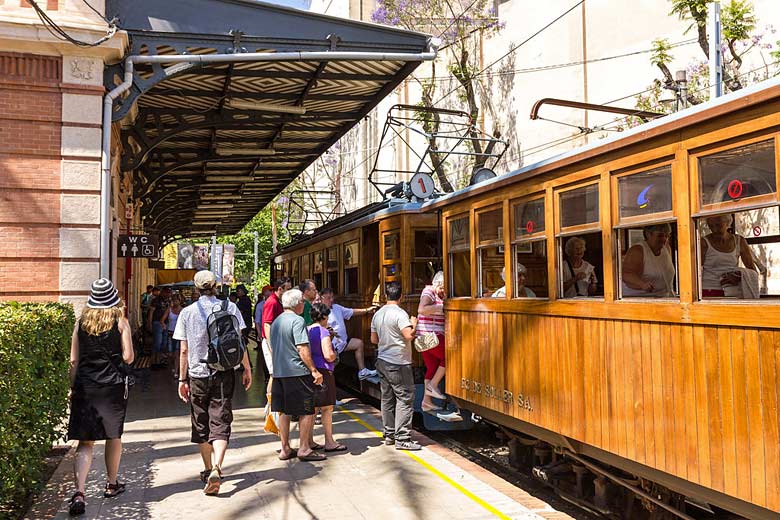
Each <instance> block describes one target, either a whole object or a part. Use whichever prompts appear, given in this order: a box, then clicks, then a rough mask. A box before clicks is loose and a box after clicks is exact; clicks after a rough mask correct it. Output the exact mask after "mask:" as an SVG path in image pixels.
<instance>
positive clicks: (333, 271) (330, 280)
mask: <svg viewBox="0 0 780 520" xmlns="http://www.w3.org/2000/svg"><path fill="white" fill-rule="evenodd" d="M325 258H327V264H326V267H327V272H326V273H325V283H326V284H327V287H330V288H331V289H333V292H334V293H336V294H339V249H338V246H336V247H329V248H328V249H327V255H326V257H325Z"/></svg>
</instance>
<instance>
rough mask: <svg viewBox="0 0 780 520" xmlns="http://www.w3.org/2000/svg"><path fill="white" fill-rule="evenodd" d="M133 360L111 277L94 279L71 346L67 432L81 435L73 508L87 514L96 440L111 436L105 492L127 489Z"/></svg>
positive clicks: (127, 326)
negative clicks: (122, 466) (124, 459)
mask: <svg viewBox="0 0 780 520" xmlns="http://www.w3.org/2000/svg"><path fill="white" fill-rule="evenodd" d="M132 362H133V341H132V336H131V330H130V324H129V323H128V321H127V318H125V317H124V306H123V305H122V302H121V300H120V299H119V294H118V293H117V291H116V289H115V288H114V285H113V284H112V283H111V281H109V280H106V279H105V278H101V279H99V280H96V281H95V282H94V283H93V284H92V292H91V294H90V295H89V299H88V300H87V306H86V308H85V309H84V310H83V311H82V313H81V317H80V318H79V320H78V322H76V327H75V328H74V330H73V338H72V340H71V346H70V381H71V402H70V421H69V422H68V438H70V439H76V440H78V441H79V444H78V448H76V458H75V461H74V473H75V477H76V493H75V494H74V495H73V497H72V498H71V499H70V514H72V515H79V514H83V513H84V511H85V508H86V505H85V501H84V488H85V485H86V481H87V474H88V473H89V468H90V466H92V450H93V447H94V444H95V441H98V440H105V441H106V450H105V452H106V473H107V474H108V482H107V483H106V487H105V492H104V493H103V496H105V497H107V498H111V497H115V496H117V495H118V494H120V493H121V492H123V491H124V490H125V485H124V484H123V483H121V482H119V481H118V480H117V472H118V470H119V459H120V458H121V456H122V439H121V437H122V430H123V429H124V423H125V412H126V410H127V390H128V381H127V377H126V374H125V369H124V364H123V363H127V364H130V363H132Z"/></svg>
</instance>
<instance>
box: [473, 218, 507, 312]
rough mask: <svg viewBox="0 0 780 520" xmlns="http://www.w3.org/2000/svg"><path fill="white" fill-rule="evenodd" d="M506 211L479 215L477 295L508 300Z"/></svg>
mask: <svg viewBox="0 0 780 520" xmlns="http://www.w3.org/2000/svg"><path fill="white" fill-rule="evenodd" d="M503 237H504V210H503V209H502V208H500V207H499V208H496V209H491V210H488V211H481V212H479V213H477V274H478V276H479V278H478V280H477V295H478V296H480V297H483V298H490V297H492V298H506V296H507V291H506V285H505V283H504V279H505V278H506V273H505V271H504V240H503Z"/></svg>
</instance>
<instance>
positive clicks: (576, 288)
mask: <svg viewBox="0 0 780 520" xmlns="http://www.w3.org/2000/svg"><path fill="white" fill-rule="evenodd" d="M569 265H570V264H569V262H564V263H563V281H564V283H565V282H568V281H569V280H571V279H572V274H571V269H569ZM572 268H573V269H574V277H576V276H577V275H578V274H579V273H585V277H584V278H583V279H582V280H577V281H576V282H575V283H573V284H572V286H571V287H569V288H568V290H566V292H564V293H563V297H564V298H574V297H576V296H588V286H589V285H590V280H591V278H593V281H594V283H598V282H599V281H598V278H596V268H595V267H593V265H592V264H590V263H589V262H587V261H585V260H583V261H582V264H580V266H579V267H573V266H572Z"/></svg>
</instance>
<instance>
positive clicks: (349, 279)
mask: <svg viewBox="0 0 780 520" xmlns="http://www.w3.org/2000/svg"><path fill="white" fill-rule="evenodd" d="M359 264H360V257H359V253H358V242H357V241H355V242H349V243H348V244H344V294H359V287H358V278H359V277H358V272H359V271H358V269H359Z"/></svg>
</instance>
